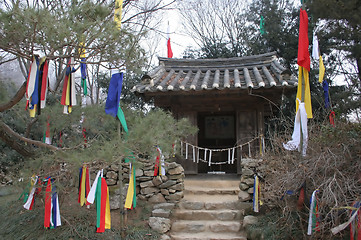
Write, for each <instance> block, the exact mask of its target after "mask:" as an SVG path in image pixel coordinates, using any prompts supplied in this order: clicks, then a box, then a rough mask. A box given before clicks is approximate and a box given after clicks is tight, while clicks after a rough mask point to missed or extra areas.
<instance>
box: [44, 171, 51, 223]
mask: <svg viewBox="0 0 361 240" xmlns="http://www.w3.org/2000/svg"><path fill="white" fill-rule="evenodd" d="M50 215H51V180H50V178H49V180H48V184H47V186H46V190H45V214H44V227H46V228H48V227H50Z"/></svg>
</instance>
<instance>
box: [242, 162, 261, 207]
mask: <svg viewBox="0 0 361 240" xmlns="http://www.w3.org/2000/svg"><path fill="white" fill-rule="evenodd" d="M262 163H263V160H262V159H252V158H243V159H242V160H241V169H242V175H241V181H240V183H239V189H240V192H239V194H238V198H239V200H240V201H241V202H247V201H252V198H253V193H254V189H253V185H254V175H255V174H257V175H258V177H259V178H260V180H262V179H263V178H264V177H265V171H264V166H263V164H262Z"/></svg>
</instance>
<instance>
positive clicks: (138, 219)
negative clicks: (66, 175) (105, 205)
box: [0, 189, 159, 240]
mask: <svg viewBox="0 0 361 240" xmlns="http://www.w3.org/2000/svg"><path fill="white" fill-rule="evenodd" d="M20 193H21V191H15V192H14V191H12V194H7V195H6V196H3V195H0V239H10V240H11V239H17V240H18V239H19V240H20V239H24V240H25V239H27V240H28V239H29V240H32V239H39V240H45V239H46V240H52V239H54V240H55V239H69V240H74V239H91V240H92V239H104V240H107V239H109V240H110V239H132V240H137V239H139V240H140V239H144V240H148V239H158V238H159V234H158V233H155V232H153V231H152V230H151V229H150V228H149V227H148V223H147V219H148V218H149V214H150V210H149V208H150V206H148V205H147V204H146V203H142V202H140V201H139V205H138V207H137V208H136V209H135V210H132V211H130V212H129V213H128V225H127V228H126V229H125V231H124V232H123V236H124V237H123V238H122V232H121V230H120V224H119V222H120V211H119V210H113V211H111V218H112V228H111V229H110V230H106V231H105V232H104V233H96V210H95V206H94V205H92V206H91V208H90V209H87V208H86V207H85V206H83V207H80V205H79V204H78V203H77V194H76V189H73V191H72V192H69V193H67V194H63V195H61V194H59V201H60V212H61V216H62V226H60V227H58V228H56V229H44V227H43V221H44V199H43V192H42V193H41V194H40V196H38V197H37V198H36V201H35V205H34V208H33V210H31V211H29V210H26V209H24V208H23V206H22V205H23V200H18V197H19V196H20Z"/></svg>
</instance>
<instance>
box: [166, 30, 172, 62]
mask: <svg viewBox="0 0 361 240" xmlns="http://www.w3.org/2000/svg"><path fill="white" fill-rule="evenodd" d="M167 38H168V40H167V49H168V58H172V57H173V52H172V47H171V45H170V36H169V24H168V29H167Z"/></svg>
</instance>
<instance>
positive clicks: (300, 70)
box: [296, 66, 313, 118]
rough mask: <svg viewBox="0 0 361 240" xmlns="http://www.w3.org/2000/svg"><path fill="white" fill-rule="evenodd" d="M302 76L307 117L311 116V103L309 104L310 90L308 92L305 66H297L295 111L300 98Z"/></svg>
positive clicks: (308, 85) (307, 77)
mask: <svg viewBox="0 0 361 240" xmlns="http://www.w3.org/2000/svg"><path fill="white" fill-rule="evenodd" d="M302 76H303V79H304V81H305V84H304V85H305V89H304V91H305V99H304V103H305V108H306V113H307V118H313V116H312V105H311V92H310V83H309V76H308V71H307V69H306V68H304V67H301V66H299V67H298V87H297V97H296V112H297V110H298V100H297V98H298V99H300V100H301V99H302Z"/></svg>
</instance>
